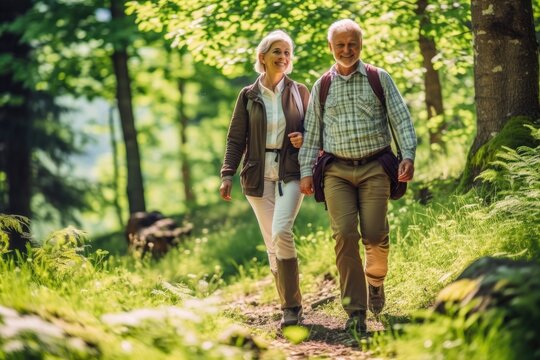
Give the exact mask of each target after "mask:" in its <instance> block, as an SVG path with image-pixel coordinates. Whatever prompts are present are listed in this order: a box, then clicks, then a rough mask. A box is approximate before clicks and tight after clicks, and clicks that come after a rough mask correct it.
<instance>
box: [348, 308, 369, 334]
mask: <svg viewBox="0 0 540 360" xmlns="http://www.w3.org/2000/svg"><path fill="white" fill-rule="evenodd" d="M345 330H346V331H347V332H349V333H351V334H352V335H355V334H356V335H357V336H366V335H367V325H366V312H365V311H361V310H359V311H355V312H353V313H352V314H351V315H349V319H348V320H347V322H346V323H345Z"/></svg>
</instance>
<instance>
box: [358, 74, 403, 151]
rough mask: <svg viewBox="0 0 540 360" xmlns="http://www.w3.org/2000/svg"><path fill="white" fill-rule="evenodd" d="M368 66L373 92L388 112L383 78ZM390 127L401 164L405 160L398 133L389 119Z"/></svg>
mask: <svg viewBox="0 0 540 360" xmlns="http://www.w3.org/2000/svg"><path fill="white" fill-rule="evenodd" d="M365 65H366V72H367V76H368V81H369V85H370V86H371V89H373V92H374V93H375V95H377V97H378V98H379V101H380V102H381V104H382V105H383V107H384V111H385V112H387V108H386V97H385V96H384V90H383V87H382V84H381V78H380V77H379V70H377V68H376V67H375V66H373V65H371V64H365ZM388 125H389V126H390V131H391V132H392V138H393V139H394V144H396V151H397V158H398V160H399V162H401V160H402V159H403V155H402V154H401V149H400V148H399V144H398V142H397V137H396V132H395V131H394V127H393V126H392V123H391V122H390V119H388Z"/></svg>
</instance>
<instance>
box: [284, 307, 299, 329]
mask: <svg viewBox="0 0 540 360" xmlns="http://www.w3.org/2000/svg"><path fill="white" fill-rule="evenodd" d="M301 321H302V307H301V306H295V307H293V308H288V309H283V316H282V317H281V322H280V324H279V325H280V327H281V328H282V329H283V328H284V327H287V326H291V325H298V323H299V322H301Z"/></svg>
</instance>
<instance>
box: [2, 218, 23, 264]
mask: <svg viewBox="0 0 540 360" xmlns="http://www.w3.org/2000/svg"><path fill="white" fill-rule="evenodd" d="M28 224H29V220H28V219H27V218H25V217H24V216H18V215H6V214H1V213H0V257H1V256H2V255H4V254H7V253H8V252H9V234H10V233H11V232H15V233H17V234H23V233H24V228H27V227H28Z"/></svg>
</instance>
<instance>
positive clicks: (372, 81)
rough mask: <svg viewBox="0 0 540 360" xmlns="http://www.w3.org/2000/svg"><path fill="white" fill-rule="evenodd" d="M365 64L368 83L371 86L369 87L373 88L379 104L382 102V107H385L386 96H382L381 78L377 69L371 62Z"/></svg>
mask: <svg viewBox="0 0 540 360" xmlns="http://www.w3.org/2000/svg"><path fill="white" fill-rule="evenodd" d="M365 65H366V72H367V77H368V81H369V85H370V86H371V89H373V92H374V93H375V95H377V97H378V98H379V101H380V102H381V104H383V106H384V108H385V109H386V98H385V96H384V90H383V87H382V84H381V78H380V77H379V70H377V68H376V67H375V66H373V65H371V64H365Z"/></svg>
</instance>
